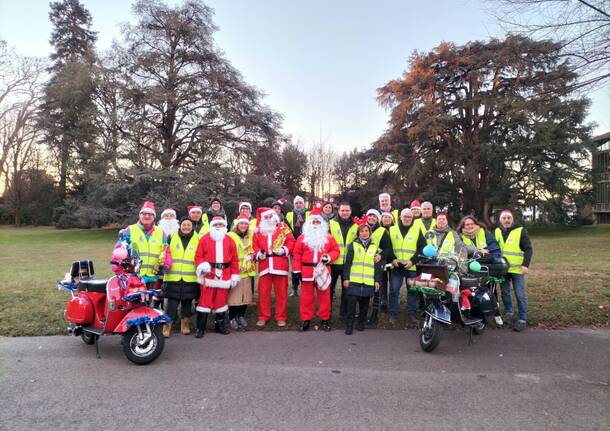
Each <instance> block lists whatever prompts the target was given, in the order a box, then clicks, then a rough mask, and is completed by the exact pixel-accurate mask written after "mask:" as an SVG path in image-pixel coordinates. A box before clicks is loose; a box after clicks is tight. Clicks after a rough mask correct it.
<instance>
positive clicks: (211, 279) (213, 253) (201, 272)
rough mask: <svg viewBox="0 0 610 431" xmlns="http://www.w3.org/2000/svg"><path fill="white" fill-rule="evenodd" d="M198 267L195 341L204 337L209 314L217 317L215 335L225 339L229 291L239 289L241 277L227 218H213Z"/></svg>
mask: <svg viewBox="0 0 610 431" xmlns="http://www.w3.org/2000/svg"><path fill="white" fill-rule="evenodd" d="M195 267H196V271H195V272H196V274H197V277H198V281H199V283H200V293H199V301H198V302H197V308H196V311H197V333H196V334H195V337H197V338H201V337H203V336H204V334H205V326H206V323H207V320H208V314H209V313H211V312H214V313H215V320H214V331H215V332H217V333H219V334H223V335H226V334H228V333H229V331H228V330H227V329H226V328H225V312H226V311H227V310H228V309H229V306H228V305H227V298H228V296H229V289H232V288H235V287H237V286H238V285H239V280H240V276H239V257H238V254H237V248H236V247H235V242H233V240H232V239H231V238H230V237H229V236H228V235H227V221H226V220H225V219H224V217H220V216H217V217H214V218H213V219H212V221H211V222H210V232H209V233H207V234H205V235H204V236H203V237H202V238H201V240H200V241H199V245H198V246H197V251H196V252H195Z"/></svg>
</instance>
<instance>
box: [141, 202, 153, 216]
mask: <svg viewBox="0 0 610 431" xmlns="http://www.w3.org/2000/svg"><path fill="white" fill-rule="evenodd" d="M140 214H152V215H153V216H156V215H157V212H156V211H155V204H153V203H152V202H151V201H146V202H144V205H142V208H140Z"/></svg>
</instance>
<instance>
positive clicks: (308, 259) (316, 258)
mask: <svg viewBox="0 0 610 431" xmlns="http://www.w3.org/2000/svg"><path fill="white" fill-rule="evenodd" d="M304 239H305V238H304V237H303V235H301V236H300V237H299V239H297V243H296V245H295V246H294V250H293V252H292V272H300V273H301V278H302V280H303V281H313V268H314V265H315V264H317V263H318V262H320V259H322V256H324V255H325V254H327V255H328V256H329V257H330V262H329V264H330V263H331V262H334V261H335V260H337V259H338V258H339V254H340V253H341V250H340V249H339V244H337V241H335V238H333V236H332V235H330V234H328V235H327V236H326V244H325V245H324V247H322V250H320V251H317V250H313V249H312V248H311V247H309V246H308V245H307V244H305V242H304ZM312 263H313V264H314V265H309V264H312ZM326 267H327V268H328V270H329V271H330V267H329V266H328V265H327V266H326Z"/></svg>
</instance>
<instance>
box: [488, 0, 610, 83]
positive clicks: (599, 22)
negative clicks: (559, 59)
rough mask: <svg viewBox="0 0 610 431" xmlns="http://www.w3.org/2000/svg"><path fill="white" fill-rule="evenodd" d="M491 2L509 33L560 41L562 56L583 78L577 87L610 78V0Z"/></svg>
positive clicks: (496, 0) (495, 13)
mask: <svg viewBox="0 0 610 431" xmlns="http://www.w3.org/2000/svg"><path fill="white" fill-rule="evenodd" d="M490 1H491V3H492V4H493V6H494V7H493V11H492V14H493V15H494V16H496V17H497V18H498V19H499V21H500V22H501V23H502V25H503V26H504V27H505V28H506V29H507V30H508V31H511V32H514V33H520V34H523V35H526V36H528V37H531V38H534V39H551V40H555V41H558V42H560V45H561V52H562V55H564V56H565V57H566V58H569V59H570V62H571V63H572V65H573V66H574V68H575V69H576V70H577V71H578V72H579V74H580V75H581V80H580V81H579V82H578V84H577V86H578V87H584V86H588V85H592V84H598V83H601V82H606V81H608V80H609V79H610V2H609V1H608V0H490ZM496 6H500V7H499V8H498V7H496Z"/></svg>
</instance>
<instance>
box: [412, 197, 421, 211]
mask: <svg viewBox="0 0 610 431" xmlns="http://www.w3.org/2000/svg"><path fill="white" fill-rule="evenodd" d="M411 209H412V210H420V209H421V204H420V203H419V201H418V200H417V199H415V200H413V201H411Z"/></svg>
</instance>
